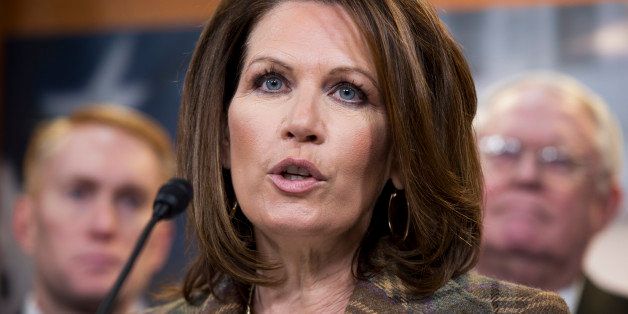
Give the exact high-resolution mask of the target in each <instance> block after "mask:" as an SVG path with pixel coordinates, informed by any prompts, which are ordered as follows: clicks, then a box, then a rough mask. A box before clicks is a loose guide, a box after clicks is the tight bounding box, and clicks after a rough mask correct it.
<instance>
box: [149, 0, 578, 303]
mask: <svg viewBox="0 0 628 314" xmlns="http://www.w3.org/2000/svg"><path fill="white" fill-rule="evenodd" d="M475 109H476V96H475V90H474V85H473V80H472V78H471V75H470V73H469V68H468V66H467V64H466V62H465V60H464V58H463V55H462V53H461V52H460V48H459V47H458V45H457V44H456V43H455V42H454V40H453V39H452V38H451V36H450V35H449V34H448V32H447V31H446V29H445V27H444V26H443V24H442V23H441V21H440V20H439V18H438V16H437V14H436V13H435V11H434V10H433V8H432V7H431V6H430V5H428V4H427V3H426V2H424V1H417V0H385V1H384V0H337V1H332V0H329V1H270V0H230V1H222V2H221V3H220V5H219V6H218V8H217V10H216V12H215V13H214V16H213V17H212V19H211V20H210V22H209V24H208V25H207V26H206V27H205V30H204V31H203V33H202V35H201V37H200V40H199V42H198V44H197V47H196V50H195V53H194V56H193V59H192V61H191V64H190V67H189V70H188V73H187V77H186V82H185V89H184V94H183V104H182V108H181V113H180V120H179V134H178V150H179V166H180V172H181V173H180V174H181V175H182V176H185V177H187V178H188V179H190V181H191V182H192V185H193V187H194V190H195V199H194V201H193V204H192V208H191V211H190V212H188V215H189V223H190V226H191V227H192V229H193V231H194V233H195V236H196V240H197V245H198V252H199V253H198V256H197V258H196V260H195V261H194V263H193V264H192V265H191V267H190V269H189V271H188V273H187V276H186V278H185V282H184V284H183V288H182V294H183V297H184V298H183V299H182V300H180V301H178V302H174V303H171V304H169V305H167V306H165V307H162V308H159V309H158V310H159V311H175V312H176V311H182V312H190V311H191V312H223V311H226V312H244V311H247V312H260V313H263V312H268V313H271V312H277V313H293V312H326V313H327V312H330V313H336V312H345V311H347V312H369V313H373V312H425V311H444V312H461V311H462V312H488V311H516V310H520V309H528V310H532V311H546V310H547V311H566V307H565V305H564V303H563V302H562V300H560V298H559V297H557V296H556V295H554V294H551V293H547V292H542V291H539V290H532V289H528V288H524V287H521V286H514V285H511V284H506V283H502V282H497V281H494V280H491V279H488V278H484V277H479V276H477V275H471V274H468V271H469V270H470V269H471V268H472V267H473V266H474V264H475V261H476V259H477V254H478V247H479V241H480V231H481V213H480V201H481V195H482V189H481V174H480V166H479V163H478V159H477V153H476V149H475V146H474V144H475V141H474V137H473V131H472V126H471V125H472V124H471V122H472V119H473V117H474V114H475Z"/></svg>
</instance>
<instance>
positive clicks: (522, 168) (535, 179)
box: [512, 153, 543, 184]
mask: <svg viewBox="0 0 628 314" xmlns="http://www.w3.org/2000/svg"><path fill="white" fill-rule="evenodd" d="M512 171H513V172H514V174H515V175H514V178H515V180H517V182H518V183H523V184H538V183H539V182H540V180H541V176H542V175H543V169H541V165H540V164H539V162H538V160H537V157H536V155H535V154H532V153H523V154H521V156H520V157H519V160H518V162H517V163H516V167H515V169H512Z"/></svg>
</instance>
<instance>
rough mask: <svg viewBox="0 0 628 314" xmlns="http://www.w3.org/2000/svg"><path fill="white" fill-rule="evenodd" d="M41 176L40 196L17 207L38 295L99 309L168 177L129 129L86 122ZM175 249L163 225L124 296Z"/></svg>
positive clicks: (136, 289) (18, 230)
mask: <svg viewBox="0 0 628 314" xmlns="http://www.w3.org/2000/svg"><path fill="white" fill-rule="evenodd" d="M39 173H40V175H41V177H40V178H38V189H37V193H36V194H35V195H29V196H28V197H27V202H26V205H25V206H23V207H24V208H22V209H19V210H16V215H17V218H16V221H17V223H16V224H15V226H16V228H15V230H16V237H17V238H18V239H19V240H20V243H21V244H22V246H23V247H24V249H25V251H27V253H29V254H30V255H31V256H32V257H33V258H34V266H35V291H36V294H38V295H47V296H48V297H49V298H53V299H57V300H56V302H62V303H66V305H70V306H72V305H74V306H76V307H78V308H80V307H88V306H89V305H90V304H97V303H98V302H99V301H100V300H101V299H102V298H103V297H104V296H105V295H106V293H107V292H108V290H109V289H110V288H111V286H112V285H113V283H114V281H115V279H116V278H117V276H118V274H119V273H120V270H121V269H122V267H123V265H124V263H125V261H126V260H127V258H128V257H129V255H130V253H131V250H132V248H133V246H134V244H135V241H136V239H137V238H138V236H139V234H140V232H141V231H142V229H143V227H144V225H145V224H146V223H147V222H148V220H149V219H150V216H151V205H152V200H153V198H154V196H155V194H156V192H157V189H158V188H159V186H160V184H161V183H162V181H163V180H164V178H162V175H161V172H160V167H159V160H158V158H157V156H156V155H155V154H154V152H153V151H152V150H151V149H150V147H149V146H148V145H147V144H145V143H144V142H142V141H140V140H139V139H137V138H135V137H133V136H130V135H128V134H127V133H124V132H123V131H120V130H118V129H114V128H110V127H105V126H101V125H82V126H77V127H75V129H73V130H72V131H71V133H70V134H69V135H68V136H67V137H66V138H64V139H63V140H62V141H61V142H60V144H59V146H58V147H57V148H56V149H55V151H54V153H52V154H51V156H50V157H49V158H47V159H46V160H44V161H43V162H42V164H41V168H40V169H39ZM20 217H21V218H20ZM169 245H170V230H169V226H162V227H161V228H160V227H158V228H157V230H155V232H154V233H153V236H152V238H151V240H150V241H149V243H148V245H147V247H146V248H145V250H144V252H143V254H142V255H141V258H140V260H139V261H138V262H137V264H136V266H135V269H134V271H133V273H131V277H130V278H129V279H128V281H127V283H126V284H125V288H124V290H123V292H122V294H121V297H122V298H123V299H124V297H125V296H128V295H136V294H138V293H139V291H141V290H142V289H143V288H145V286H146V285H147V283H148V281H149V279H150V276H151V275H152V274H153V273H154V272H156V271H157V270H158V269H159V268H160V267H161V265H162V263H163V262H164V260H165V258H166V256H167V253H168V249H169ZM40 292H41V294H40Z"/></svg>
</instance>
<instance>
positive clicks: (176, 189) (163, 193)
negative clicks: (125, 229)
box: [96, 178, 192, 314]
mask: <svg viewBox="0 0 628 314" xmlns="http://www.w3.org/2000/svg"><path fill="white" fill-rule="evenodd" d="M191 199H192V186H191V185H190V183H189V182H188V181H187V180H185V179H179V178H172V179H170V180H168V182H166V184H164V185H162V186H161V188H159V192H157V197H155V202H154V203H153V216H152V217H151V219H150V221H149V222H148V224H147V225H146V227H144V231H142V234H141V235H140V237H139V239H138V240H137V243H136V244H135V248H134V249H133V252H132V253H131V256H130V257H129V259H128V260H127V262H126V264H125V265H124V268H123V269H122V272H120V275H119V276H118V279H117V280H116V282H115V284H114V285H113V288H111V290H110V291H109V294H107V297H106V298H105V299H104V300H103V301H102V303H100V306H99V307H98V311H97V312H96V313H98V314H109V313H111V307H112V306H113V304H114V301H115V298H116V296H117V295H118V292H119V291H120V288H122V284H123V283H124V280H125V279H126V277H127V276H128V275H129V272H130V271H131V268H133V264H134V263H135V260H136V259H137V257H138V255H139V253H140V251H141V250H142V248H143V247H144V242H146V239H148V235H149V234H150V232H151V231H152V230H153V227H155V225H156V224H157V222H159V221H160V220H162V219H170V218H172V217H174V216H176V215H178V214H180V213H182V212H183V211H184V210H185V208H186V207H187V206H188V203H189V202H190V200H191Z"/></svg>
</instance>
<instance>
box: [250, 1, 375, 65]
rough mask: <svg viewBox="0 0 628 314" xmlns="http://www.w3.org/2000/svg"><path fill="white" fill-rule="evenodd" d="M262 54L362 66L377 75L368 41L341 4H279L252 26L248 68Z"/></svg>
mask: <svg viewBox="0 0 628 314" xmlns="http://www.w3.org/2000/svg"><path fill="white" fill-rule="evenodd" d="M260 56H263V57H272V58H276V59H279V60H285V61H286V63H290V62H295V63H300V64H304V65H305V64H308V63H311V65H312V66H321V65H334V66H344V67H360V68H364V69H365V70H367V71H368V72H371V73H372V74H373V75H375V68H374V62H373V60H372V54H371V52H370V50H369V47H368V45H367V44H366V40H365V38H364V36H363V34H362V32H361V31H360V29H359V28H358V26H357V25H356V23H355V22H354V20H353V19H352V18H351V16H350V15H349V14H348V13H347V12H346V10H345V9H344V8H342V7H341V6H340V5H330V4H322V3H318V2H312V1H306V2H301V1H299V2H284V3H281V4H279V5H277V6H276V7H275V8H273V9H271V10H270V11H269V12H268V13H266V14H265V15H264V16H263V17H262V19H261V20H260V21H259V22H258V23H257V25H256V26H255V27H254V28H253V30H252V32H251V34H250V36H249V39H248V42H247V54H246V56H245V67H246V66H247V65H248V64H249V63H250V62H251V61H252V60H254V59H257V58H260Z"/></svg>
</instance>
